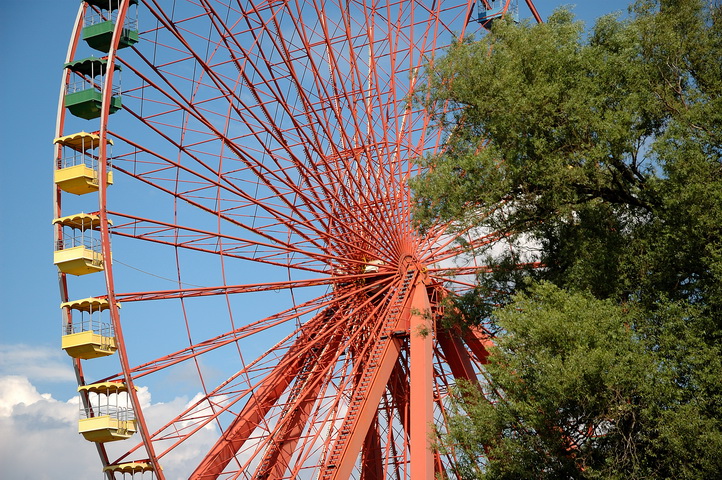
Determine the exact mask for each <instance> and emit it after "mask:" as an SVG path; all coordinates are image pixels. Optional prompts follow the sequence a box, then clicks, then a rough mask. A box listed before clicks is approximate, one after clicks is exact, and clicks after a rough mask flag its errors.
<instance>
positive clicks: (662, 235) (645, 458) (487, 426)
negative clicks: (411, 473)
mask: <svg viewBox="0 0 722 480" xmlns="http://www.w3.org/2000/svg"><path fill="white" fill-rule="evenodd" d="M423 80H424V81H425V86H426V88H425V89H424V90H423V91H422V93H421V94H419V95H418V96H417V98H416V99H415V100H416V101H417V102H420V103H421V104H422V105H423V106H424V107H425V108H427V109H428V110H429V111H430V112H431V114H432V116H433V118H434V120H435V127H436V128H439V129H441V131H442V133H443V135H444V136H445V140H446V142H445V149H444V150H443V151H442V152H440V153H439V154H437V155H431V156H428V157H425V158H422V159H420V160H419V161H420V162H421V163H422V165H423V166H424V167H426V168H425V169H424V173H423V174H422V175H420V176H419V177H418V178H417V179H415V180H414V181H413V182H412V189H413V190H414V193H415V198H416V209H415V218H416V220H417V222H418V226H419V228H421V229H425V228H431V226H432V225H434V224H435V223H436V222H439V221H443V222H454V223H455V224H456V225H458V226H459V228H462V229H465V228H470V227H476V228H482V229H488V230H491V231H496V232H500V233H503V234H504V238H507V239H510V240H509V241H510V242H512V243H513V244H514V245H513V246H514V248H513V249H511V252H512V253H508V252H509V249H506V250H505V252H507V253H503V254H500V253H498V252H499V251H500V250H499V249H494V248H493V246H491V247H489V249H488V250H486V251H475V252H474V254H475V255H486V256H488V262H489V264H490V265H495V266H496V267H497V268H496V269H495V271H494V272H493V273H492V274H489V275H484V276H481V277H479V282H478V285H479V287H478V288H477V290H476V291H475V292H473V293H471V294H469V295H467V296H466V297H463V298H460V299H457V306H458V309H456V310H455V311H457V312H462V313H463V315H462V317H463V318H464V321H466V322H470V323H479V322H486V323H487V325H488V326H489V328H490V329H491V330H492V331H496V332H500V333H499V337H498V339H497V345H498V347H497V348H496V350H495V351H494V352H493V354H492V356H491V359H492V360H491V363H490V364H489V365H488V372H487V373H488V379H489V386H488V389H487V391H486V392H485V393H486V396H484V397H482V396H479V394H478V388H476V387H469V388H467V389H466V390H465V391H464V394H463V395H460V396H459V397H458V400H457V403H455V408H457V410H458V413H459V414H460V416H458V417H455V420H454V422H453V425H454V428H452V431H451V432H450V434H449V436H448V437H446V438H445V439H444V443H445V445H446V446H447V448H450V449H454V450H455V451H456V452H457V458H459V459H460V462H459V468H460V472H461V474H462V477H463V478H714V477H715V475H716V474H717V473H719V472H720V471H722V463H721V462H722V460H720V456H719V455H718V453H717V452H719V451H722V368H720V367H722V365H720V358H721V357H722V351H721V348H720V345H721V344H722V315H721V313H720V312H722V7H721V6H720V5H719V4H718V3H717V2H709V1H703V0H677V1H654V0H641V1H638V2H636V3H635V4H634V5H633V7H631V10H630V16H629V18H628V19H624V20H620V19H619V18H618V17H615V16H606V17H602V18H601V19H599V20H598V21H597V22H596V24H595V25H594V27H593V28H592V29H591V30H590V31H589V32H585V29H584V26H583V25H582V24H581V23H580V22H577V21H575V20H574V17H573V15H572V14H571V12H570V11H568V10H564V9H561V10H558V11H556V12H555V13H554V14H553V15H552V17H551V18H550V19H549V21H548V22H547V23H544V24H540V25H531V24H528V23H522V24H515V23H513V22H511V21H504V20H502V21H497V22H496V23H495V24H494V25H493V27H492V32H491V33H490V34H488V35H486V36H484V37H483V38H482V39H480V40H478V41H464V42H460V43H457V44H455V45H453V46H452V47H450V48H449V49H448V50H447V51H446V52H445V55H444V56H442V57H440V58H435V59H433V60H432V61H430V63H429V65H428V68H427V71H426V74H425V76H424V78H423ZM532 247H533V248H532ZM525 249H526V252H525ZM522 252H525V253H522ZM524 255H526V257H527V259H531V260H534V261H536V262H538V263H537V265H539V264H541V265H543V267H542V268H536V269H529V270H524V269H520V268H519V267H517V266H516V265H517V264H518V263H519V260H520V258H521V257H523V256H524ZM499 304H501V305H502V306H503V305H506V307H503V308H501V309H499V308H498V305H499ZM448 310H449V311H454V310H453V309H448ZM495 392H496V393H495ZM489 400H491V402H490V401H489ZM462 412H466V414H468V415H466V414H463V415H462ZM480 459H483V460H480Z"/></svg>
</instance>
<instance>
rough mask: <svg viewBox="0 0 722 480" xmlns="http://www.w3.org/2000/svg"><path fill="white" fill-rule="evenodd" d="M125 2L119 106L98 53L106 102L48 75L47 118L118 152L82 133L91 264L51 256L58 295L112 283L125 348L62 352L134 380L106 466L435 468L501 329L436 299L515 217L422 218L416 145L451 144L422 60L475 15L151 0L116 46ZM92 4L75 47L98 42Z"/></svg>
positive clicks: (311, 474) (468, 8)
mask: <svg viewBox="0 0 722 480" xmlns="http://www.w3.org/2000/svg"><path fill="white" fill-rule="evenodd" d="M129 3H130V2H129V1H128V0H123V1H122V2H121V3H120V8H119V9H118V10H117V11H116V12H115V14H114V15H115V17H114V21H115V22H116V29H115V32H114V36H113V42H112V43H113V47H112V48H111V49H110V51H109V53H108V58H107V60H108V62H109V64H111V65H112V64H116V65H118V66H119V67H121V69H122V70H121V72H122V77H123V78H122V80H123V82H122V92H121V93H120V97H121V98H122V104H123V108H122V109H121V110H119V111H118V112H116V113H114V114H113V115H110V110H109V109H110V97H111V93H112V92H111V86H112V85H113V84H114V83H117V86H121V84H120V82H119V81H117V80H119V78H118V76H119V75H120V74H119V73H118V72H115V74H114V73H113V70H112V69H109V70H108V74H107V75H106V79H105V80H106V83H105V88H104V90H103V92H102V94H103V107H102V115H101V117H100V119H98V120H97V121H81V120H79V119H74V118H68V116H67V115H66V114H65V109H64V107H63V104H62V99H63V97H62V94H61V101H60V104H59V106H58V127H57V131H56V136H58V137H59V136H62V135H67V134H71V133H75V132H76V131H80V130H88V131H97V132H98V133H99V134H100V136H101V138H102V139H103V140H104V139H106V138H107V139H112V140H113V142H114V146H113V153H114V154H115V156H114V157H113V158H109V151H108V149H107V145H106V143H105V142H104V141H101V146H100V148H99V150H98V151H97V153H96V155H97V157H98V160H99V164H100V165H101V168H100V171H99V172H98V183H99V187H100V188H99V192H98V194H97V208H96V207H95V206H94V202H95V200H96V198H95V196H94V195H92V196H91V195H88V196H85V197H81V198H78V199H76V198H74V197H73V198H69V199H67V200H66V202H65V203H67V204H69V205H73V208H75V207H76V206H82V209H83V211H95V210H97V214H98V215H99V216H100V217H101V219H102V224H101V230H100V240H101V245H102V253H103V256H104V258H105V260H106V268H105V273H104V274H103V275H104V277H105V282H104V283H105V285H104V286H99V284H100V283H101V282H94V281H93V280H87V281H86V280H82V281H80V280H78V281H77V282H76V280H75V279H71V278H68V277H67V276H66V275H65V274H60V276H59V279H60V282H59V283H60V290H61V299H62V301H68V300H72V299H76V298H85V297H90V296H95V297H100V298H105V299H108V300H109V302H110V305H111V308H110V312H109V316H110V320H111V321H112V324H113V326H114V329H115V335H116V341H117V344H118V346H119V349H118V354H117V355H115V356H114V357H109V358H107V359H104V360H103V362H94V361H93V360H88V361H82V362H81V361H80V360H78V361H76V373H77V377H78V383H79V384H85V383H86V382H88V383H92V382H98V381H124V382H126V383H127V384H128V385H129V386H130V387H131V393H130V397H131V401H132V404H133V407H134V409H135V411H136V418H137V419H138V426H139V429H138V430H139V435H136V436H135V438H134V439H131V440H126V441H124V442H115V445H114V447H113V448H112V449H106V447H105V446H104V445H102V444H99V445H98V446H97V448H98V452H99V454H100V458H101V462H100V463H101V466H107V465H111V464H118V463H122V462H130V461H144V462H150V463H151V464H152V465H153V466H154V468H155V478H158V479H162V478H164V477H168V478H197V479H206V478H208V479H211V478H213V479H215V478H222V479H226V478H243V479H278V480H281V479H291V478H293V479H311V478H314V479H316V478H321V479H331V478H334V479H344V480H345V479H346V478H359V479H364V480H374V479H381V478H384V479H386V478H389V479H395V480H399V479H410V478H414V479H417V478H418V479H422V478H428V479H431V478H433V477H434V475H442V474H446V472H447V470H448V469H449V466H450V463H451V462H453V460H454V457H453V451H452V452H439V451H436V450H434V449H433V448H432V447H431V446H430V443H429V440H430V435H431V434H432V432H433V428H432V423H435V426H436V428H438V429H439V430H440V431H441V432H443V431H444V430H445V428H446V423H445V422H446V418H447V417H446V415H447V413H446V406H447V396H448V394H449V393H448V392H449V391H450V389H452V388H453V386H454V383H455V381H456V380H457V379H462V378H463V379H465V380H469V381H477V380H478V379H479V373H480V372H481V371H482V370H483V368H484V367H483V365H484V363H485V362H486V361H487V357H488V350H487V348H488V346H489V345H490V342H491V340H490V337H489V336H488V335H485V334H484V332H483V331H482V330H479V331H476V332H467V333H463V334H461V333H459V332H457V331H455V330H453V329H447V328H446V327H444V326H443V324H442V322H441V321H440V316H441V315H442V313H443V308H444V305H443V303H442V300H441V299H442V298H444V297H445V296H450V295H456V294H461V293H464V292H467V291H469V290H470V289H472V288H473V287H474V285H475V275H477V274H482V273H487V272H489V271H490V268H489V267H488V266H487V265H484V264H483V262H481V261H480V258H477V257H476V256H471V255H469V254H468V252H469V249H471V250H474V251H476V250H479V251H482V250H483V249H485V248H490V247H491V246H493V245H495V244H498V243H500V242H511V241H512V239H511V237H509V236H508V235H502V234H499V233H497V232H494V231H492V230H489V231H485V232H480V231H476V230H461V231H460V230H458V229H456V228H454V227H455V226H451V225H444V224H439V225H434V226H432V227H431V228H430V229H429V230H428V231H427V232H419V231H417V230H416V229H415V227H414V225H413V222H412V219H411V208H412V203H413V199H412V198H411V194H410V192H409V189H408V187H407V182H408V180H409V179H410V178H411V177H413V176H414V175H416V174H417V173H418V172H419V171H420V168H421V167H420V166H419V165H418V164H417V163H415V162H414V160H415V159H417V158H419V157H422V156H424V155H426V154H433V153H438V152H439V151H441V150H442V149H443V148H444V145H443V138H442V137H441V135H440V134H439V133H438V132H432V131H431V130H430V127H431V126H432V125H433V121H434V119H432V118H430V117H429V115H428V112H426V111H425V110H424V109H423V108H420V107H419V106H418V105H417V104H416V103H414V102H410V101H409V100H410V99H411V98H412V96H413V95H415V94H420V92H422V90H421V88H422V87H423V85H424V77H423V73H424V71H423V67H424V65H425V62H427V61H428V59H430V58H431V57H432V56H433V55H434V54H435V53H436V52H438V51H439V49H440V48H442V47H443V46H445V45H447V44H448V43H449V42H452V41H458V39H459V38H463V37H464V36H465V35H466V34H467V32H469V31H475V30H478V29H479V28H480V26H479V24H478V23H477V22H476V21H475V15H474V12H475V10H474V9H475V8H476V7H475V2H474V1H471V0H467V1H459V2H431V3H429V2H420V1H409V2H404V1H395V0H392V1H388V2H373V3H368V2H345V1H324V2H317V1H312V0H299V1H297V2H285V1H276V0H267V1H262V2H261V1H257V2H231V3H228V2H219V1H216V0H197V1H190V0H177V1H175V2H173V8H169V5H170V4H169V2H166V1H164V0H146V1H142V2H139V5H138V10H139V11H140V22H139V25H140V41H139V42H138V43H137V44H136V45H133V46H131V47H128V48H124V49H117V48H116V47H117V45H118V35H119V31H120V27H119V26H121V25H122V24H123V20H124V18H125V16H126V15H127V11H128V10H129V9H130V6H129ZM527 4H528V5H529V8H530V10H531V11H532V13H533V14H534V15H537V14H536V13H535V10H534V8H533V5H532V4H531V2H527ZM133 8H134V7H133ZM88 9H91V10H92V11H93V12H94V13H98V12H97V10H96V9H95V8H94V7H85V6H81V9H80V13H79V16H78V19H77V21H76V26H75V30H74V33H73V35H72V39H71V44H70V47H69V50H68V56H67V61H68V62H70V61H73V60H77V59H80V58H83V57H85V56H90V54H86V53H85V52H84V49H85V48H86V46H84V45H83V44H82V42H80V32H81V29H82V22H83V17H84V12H85V11H86V10H88ZM104 15H107V12H106V13H104ZM95 55H96V56H97V53H96V54H95ZM68 80H69V76H68V75H67V74H66V75H65V76H64V78H63V87H64V88H65V85H66V84H67V82H68ZM86 81H88V82H89V80H88V79H86ZM91 154H92V153H91ZM54 155H55V160H59V158H60V150H59V148H58V147H57V146H56V147H54ZM111 161H112V167H111V166H110V163H111ZM110 168H112V172H113V174H114V179H113V185H109V184H108V182H107V176H106V173H107V170H106V169H110ZM108 171H109V170H108ZM66 195H67V194H66V193H63V192H61V191H60V190H59V189H56V192H55V209H54V213H55V215H56V217H60V216H62V215H68V214H71V213H77V212H75V211H65V212H63V211H61V205H63V202H62V200H64V199H65V196H66ZM91 197H92V198H91ZM493 214H494V212H488V213H479V215H480V216H483V215H493ZM109 221H112V222H113V223H112V225H111V224H110V222H109ZM54 228H55V235H56V239H58V238H60V235H61V233H62V231H61V230H60V227H58V226H56V227H54ZM461 244H464V246H465V247H462V246H461ZM111 247H112V248H111ZM519 266H520V268H522V267H525V268H528V267H534V266H537V265H536V264H535V263H534V262H533V259H531V260H529V261H528V262H527V263H525V264H521V263H520V265H519ZM98 278H100V275H99V276H98ZM71 287H72V288H71ZM69 291H72V295H71V294H70V293H69ZM119 304H122V306H123V307H122V308H120V307H119ZM69 321H71V317H70V312H69V311H67V310H66V311H64V312H63V322H65V324H66V325H67V324H68V322H69ZM134 386H138V387H140V388H141V389H145V388H147V393H145V395H148V394H150V395H152V396H151V397H150V400H148V401H147V402H145V403H141V401H140V395H141V394H140V393H137V392H136V390H135V389H134V388H132V387H134ZM144 391H145V390H141V392H144ZM144 398H148V397H147V396H146V397H144ZM86 400H87V399H86ZM171 409H172V411H171ZM156 411H164V412H167V414H165V416H163V415H160V416H156V415H155V413H154V412H156ZM111 452H112V455H111ZM105 476H106V478H107V479H108V480H112V479H113V474H112V473H106V474H105Z"/></svg>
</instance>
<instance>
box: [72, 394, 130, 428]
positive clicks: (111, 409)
mask: <svg viewBox="0 0 722 480" xmlns="http://www.w3.org/2000/svg"><path fill="white" fill-rule="evenodd" d="M103 396H104V395H103ZM103 416H109V417H110V418H112V419H115V420H119V421H121V422H128V421H132V420H135V412H134V411H133V409H132V408H130V407H119V406H117V405H107V404H105V405H91V406H89V407H84V406H82V405H81V406H80V418H81V419H85V418H96V417H103Z"/></svg>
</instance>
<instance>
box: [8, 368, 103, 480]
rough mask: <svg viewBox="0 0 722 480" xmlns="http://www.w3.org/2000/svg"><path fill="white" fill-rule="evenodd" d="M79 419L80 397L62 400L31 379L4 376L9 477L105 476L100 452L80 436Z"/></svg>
mask: <svg viewBox="0 0 722 480" xmlns="http://www.w3.org/2000/svg"><path fill="white" fill-rule="evenodd" d="M77 418H78V401H77V399H70V400H69V401H67V402H61V401H59V400H56V399H54V398H52V396H51V395H49V394H41V393H39V392H38V391H37V389H36V388H35V387H34V386H33V385H32V384H31V383H30V381H29V380H28V379H27V377H24V376H20V375H5V376H0V465H2V466H3V467H2V468H3V478H12V479H13V480H24V479H31V478H32V479H37V480H46V479H47V480H50V479H56V478H63V477H67V478H74V479H77V480H86V479H87V480H91V479H97V478H99V476H98V471H99V467H98V465H99V464H98V459H97V454H96V452H95V448H93V447H92V445H88V443H87V442H86V441H85V440H83V439H82V437H80V436H79V435H78V430H77ZM88 447H90V448H88Z"/></svg>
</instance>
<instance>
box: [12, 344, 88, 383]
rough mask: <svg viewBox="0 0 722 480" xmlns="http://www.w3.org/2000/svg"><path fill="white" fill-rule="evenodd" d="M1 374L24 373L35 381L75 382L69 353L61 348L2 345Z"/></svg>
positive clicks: (23, 374)
mask: <svg viewBox="0 0 722 480" xmlns="http://www.w3.org/2000/svg"><path fill="white" fill-rule="evenodd" d="M0 375H22V376H24V377H27V378H29V379H32V381H34V382H38V381H49V382H75V373H74V372H73V367H72V363H71V362H70V361H69V357H68V355H67V354H66V353H65V352H63V351H62V350H61V349H60V348H50V347H42V346H39V345H33V346H29V345H23V344H18V345H0Z"/></svg>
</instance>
